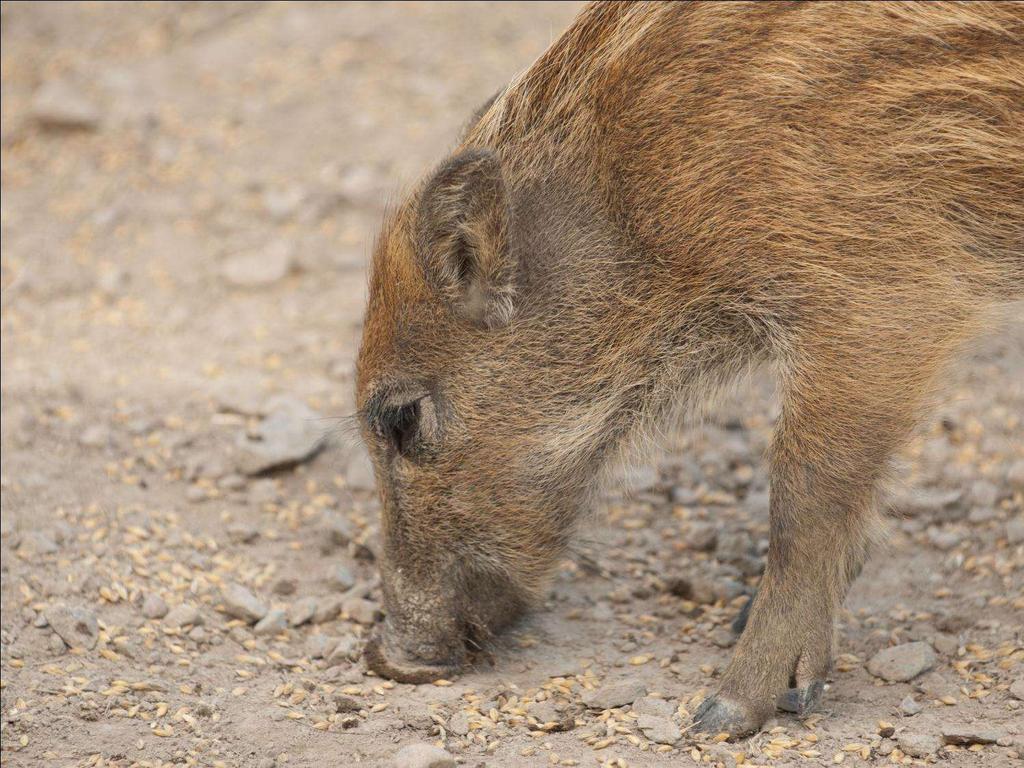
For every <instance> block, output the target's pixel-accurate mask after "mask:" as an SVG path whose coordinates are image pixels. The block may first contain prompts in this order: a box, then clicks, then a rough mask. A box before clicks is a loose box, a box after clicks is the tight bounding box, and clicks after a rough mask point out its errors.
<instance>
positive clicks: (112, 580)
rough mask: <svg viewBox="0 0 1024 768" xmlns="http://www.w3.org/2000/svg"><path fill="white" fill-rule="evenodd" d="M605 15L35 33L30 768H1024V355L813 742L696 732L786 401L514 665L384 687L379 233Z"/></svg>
mask: <svg viewBox="0 0 1024 768" xmlns="http://www.w3.org/2000/svg"><path fill="white" fill-rule="evenodd" d="M575 9H576V6H575V5H572V4H550V5H549V4H543V5H539V4H533V3H530V4H525V3H524V4H518V3H507V4H495V5H487V4H466V3H457V4H441V5H434V4H419V5H391V4H384V3H372V4H310V5H307V4H294V3H289V4H273V5H263V4H247V3H245V4H243V3H216V4H213V3H211V4H204V3H172V4H144V5H132V6H131V7H130V8H128V7H125V6H120V5H117V4H102V3H82V4H50V3H47V4H38V5H34V6H32V5H21V4H13V3H4V4H3V6H2V43H3V51H2V96H3V111H2V121H0V129H2V182H3V195H2V205H0V213H2V238H3V254H2V302H3V303H2V346H3V349H2V353H3V354H2V363H3V365H2V451H3V462H2V513H3V532H2V533H3V537H2V560H3V565H2V598H3V604H2V607H3V618H2V641H3V643H2V653H0V663H2V679H3V683H2V685H3V688H2V717H3V721H2V752H0V756H2V762H3V764H4V765H11V766H30V765H31V766H35V765H45V766H87V765H88V766H108V765H109V766H129V765H147V766H156V765H161V766H162V765H170V764H184V765H224V766H236V765H237V766H259V768H271V767H272V766H347V765H353V764H367V765H390V764H392V763H393V761H395V760H396V755H399V750H400V749H401V748H402V747H404V746H406V745H408V744H422V743H434V744H439V745H441V746H443V747H445V748H446V749H447V750H448V752H449V753H450V754H451V755H452V756H453V757H454V758H455V759H456V760H457V762H458V763H459V764H461V765H467V766H491V765H496V766H504V765H538V766H539V765H553V764H560V765H584V766H586V765H598V764H614V765H619V766H626V765H631V766H643V765H686V764H689V763H691V762H695V763H696V762H699V763H701V764H716V763H718V764H724V765H728V766H732V765H735V764H736V763H740V762H748V763H755V764H778V765H788V764H810V765H814V764H829V765H832V764H836V763H840V762H845V763H847V764H851V765H858V764H861V763H872V764H888V763H912V762H913V763H920V762H934V761H941V762H943V763H944V764H948V765H956V766H976V765H985V766H997V765H1010V764H1014V763H1017V764H1019V763H1018V761H1019V760H1020V755H1021V754H1022V753H1024V701H1021V698H1022V697H1024V628H1022V627H1024V598H1022V596H1021V595H1022V589H1024V514H1022V507H1024V440H1022V432H1024V424H1022V418H1024V324H1022V323H1021V322H1020V321H1017V322H1016V323H1011V324H1010V325H1009V326H1008V328H1007V329H1005V330H1004V331H1003V332H1002V333H1001V334H998V335H995V336H993V337H992V338H991V339H990V340H987V341H985V342H983V343H979V344H978V346H977V347H976V348H974V349H972V350H971V351H970V354H969V355H968V357H967V360H966V364H965V365H964V366H963V367H962V371H961V372H960V374H959V375H958V377H957V378H956V379H955V383H954V385H953V386H952V387H951V390H950V393H949V396H948V398H947V399H946V400H945V401H944V405H943V406H942V407H941V408H940V409H939V411H938V413H937V418H935V419H934V420H932V421H929V422H928V424H927V425H926V426H925V428H924V430H923V434H922V436H921V438H920V439H919V440H917V441H916V442H915V444H914V445H913V446H912V449H911V451H910V453H909V459H908V461H907V463H906V466H905V468H904V469H902V470H901V471H900V472H899V473H898V474H899V477H900V479H901V480H902V481H903V483H904V485H905V489H904V490H902V491H900V492H898V493H897V495H896V497H895V499H894V503H893V506H894V508H895V510H896V511H897V513H898V514H897V515H894V516H893V525H892V533H891V535H890V537H889V540H888V544H887V546H886V548H885V549H882V550H881V551H880V552H879V553H878V554H876V556H875V557H874V558H873V559H872V560H871V562H870V563H869V564H868V566H867V567H866V568H865V570H864V573H863V575H862V576H861V578H860V579H859V581H858V582H857V584H856V586H855V587H854V589H853V592H852V594H851V595H850V598H849V600H848V602H847V606H846V610H845V611H844V612H843V614H842V616H841V620H840V622H839V626H838V637H839V641H838V650H839V656H838V658H837V664H836V671H835V674H834V677H833V683H832V686H831V688H830V690H829V691H828V692H827V693H826V696H825V702H824V706H823V708H822V710H821V711H820V712H819V713H817V714H815V715H814V716H812V717H810V718H808V719H807V720H804V721H800V720H797V719H795V718H794V717H792V716H789V715H786V714H784V713H780V714H779V716H778V718H777V719H776V720H774V721H773V722H771V723H769V726H768V730H767V731H766V732H764V733H762V734H760V735H759V736H757V737H755V738H753V739H750V740H747V741H741V742H738V743H734V744H721V743H709V742H707V741H705V742H699V743H698V742H694V741H692V740H691V739H690V738H689V737H688V736H687V735H685V734H680V733H679V728H678V726H680V725H681V726H683V728H684V729H685V724H686V723H687V722H688V713H689V712H692V711H693V709H694V707H695V704H696V703H697V702H698V701H699V700H700V698H701V697H702V696H703V695H705V694H706V693H707V692H708V691H709V690H711V689H713V688H714V686H715V683H716V676H717V675H718V674H719V673H720V670H721V669H722V666H723V665H724V664H725V663H726V661H727V659H728V656H729V653H730V649H729V647H728V646H729V645H730V644H731V643H732V642H733V638H732V635H731V633H730V632H729V629H728V625H729V623H730V622H731V621H732V619H733V618H734V617H735V615H736V613H737V611H738V609H739V607H740V606H741V605H742V604H743V602H744V601H745V600H746V595H747V594H749V592H750V591H751V588H752V587H753V585H755V584H756V580H757V574H758V572H759V570H760V568H761V567H762V565H763V563H762V555H763V552H764V551H765V547H766V536H767V518H766V508H767V495H766V481H765V470H764V466H763V463H762V462H761V454H762V452H763V450H764V447H765V444H766V441H767V439H768V436H769V430H770V426H771V421H772V414H773V405H772V398H771V391H770V388H769V387H768V386H767V385H766V384H764V383H763V382H761V381H755V382H754V383H753V385H752V386H751V387H750V388H744V389H743V390H742V391H741V394H740V396H738V397H737V398H734V399H733V401H731V402H730V403H727V404H726V405H725V406H723V407H722V408H721V409H720V410H719V411H717V412H716V413H717V414H718V415H715V416H712V417H711V418H709V419H708V420H707V421H706V422H705V423H704V424H703V425H699V426H690V427H687V428H686V429H684V430H682V432H681V435H680V436H679V437H677V438H673V439H671V440H669V441H668V443H669V444H668V446H667V451H666V452H663V453H660V454H658V456H660V457H661V458H660V460H659V461H660V463H658V464H654V465H650V466H648V465H645V464H642V463H641V464H637V465H635V466H634V467H633V469H631V470H630V471H629V472H627V473H626V474H627V475H628V479H627V481H626V482H624V483H623V485H622V488H626V487H627V486H628V487H631V488H632V489H633V490H632V492H631V493H630V494H629V495H626V494H624V493H623V492H621V489H619V490H617V491H616V492H615V493H613V494H612V495H610V496H609V498H608V499H607V504H606V509H604V510H602V511H601V516H599V517H597V518H595V522H594V523H593V524H588V525H587V526H586V527H585V532H584V535H583V536H581V541H580V543H579V545H578V552H577V553H576V554H575V556H574V557H573V558H571V559H569V560H567V561H566V562H565V564H564V566H563V567H562V568H561V570H560V573H559V576H558V578H557V580H556V582H555V584H554V585H553V587H552V590H551V594H550V599H549V600H548V602H547V604H546V605H545V606H544V608H543V610H541V611H539V612H538V613H537V614H536V615H535V616H534V617H532V618H531V619H530V620H529V621H527V622H526V623H524V624H523V625H522V626H520V627H518V628H517V629H516V630H515V631H514V632H512V633H511V634H510V635H509V636H508V637H507V638H506V639H505V641H504V643H503V645H502V646H501V647H500V648H497V649H494V654H493V664H488V663H481V665H480V666H479V667H478V668H476V669H474V670H471V671H470V672H468V673H467V674H465V675H463V676H461V677H459V678H458V679H456V680H454V681H448V682H444V681H442V682H439V683H438V684H435V685H422V686H415V687H414V686H408V685H395V684H392V683H390V682H386V681H384V680H381V679H380V678H377V677H373V676H371V675H367V674H365V673H364V671H363V669H362V667H361V664H360V663H359V662H358V661H357V660H355V659H357V658H358V648H359V646H360V644H361V642H362V639H363V638H364V637H365V635H366V633H367V631H368V627H369V625H370V624H371V623H372V622H373V621H374V619H375V617H376V611H377V601H378V600H379V598H380V595H379V588H378V586H377V583H376V582H375V568H374V564H373V557H374V552H375V547H376V546H377V544H376V536H375V526H376V518H377V506H376V501H375V500H374V497H373V492H372V478H371V477H370V475H369V473H368V468H367V465H366V460H365V457H364V456H363V454H361V452H360V450H359V448H358V447H357V446H355V445H354V440H353V432H352V430H351V426H350V422H349V421H348V420H347V419H346V418H345V415H346V414H348V413H349V412H350V411H351V389H352V382H351V367H352V359H353V355H354V351H355V347H356V344H357V342H358V337H359V323H360V314H361V310H362V302H363V297H364V290H365V262H366V254H367V252H368V250H369V248H370V244H371V243H372V238H373V236H374V232H375V229H376V224H377V221H378V219H379V217H380V215H381V212H382V210H383V208H384V205H385V203H386V201H387V199H388V197H389V195H391V194H394V192H395V190H397V189H399V188H400V187H401V185H402V184H403V183H406V184H407V183H409V182H410V181H412V180H413V179H415V178H416V176H417V175H418V174H419V173H420V172H422V171H423V170H424V169H425V168H426V167H428V166H429V164H430V163H432V162H434V161H436V160H437V159H439V158H440V156H441V155H442V153H443V152H444V150H445V148H446V146H448V145H449V143H450V142H451V141H452V139H453V137H454V134H455V131H456V129H457V127H458V126H459V125H460V124H461V123H462V121H463V120H464V119H465V118H466V116H467V115H469V114H470V113H471V112H472V110H473V109H474V108H475V107H476V106H477V105H478V104H480V103H481V102H482V101H483V100H485V99H486V98H487V97H488V96H489V95H490V94H491V93H493V92H494V91H495V90H496V89H497V88H498V87H499V86H500V85H501V84H502V83H504V82H505V81H506V80H508V79H509V78H510V77H511V76H512V75H513V74H514V73H515V72H517V71H518V70H519V69H521V68H522V67H524V66H526V65H528V64H529V62H530V61H531V60H532V58H533V57H534V56H536V55H537V54H538V53H539V52H540V51H541V50H543V48H544V47H545V46H546V45H547V44H548V43H549V42H550V40H551V39H552V37H553V36H554V35H555V34H557V32H558V31H559V30H560V29H562V28H563V27H564V26H565V24H566V23H567V22H568V20H569V19H570V18H571V16H572V14H573V13H574V12H575ZM259 471H264V474H262V475H260V476H250V475H248V474H246V472H259ZM261 617H263V618H261ZM257 621H258V623H257ZM914 641H920V642H922V643H924V644H925V645H915V646H910V647H909V649H902V650H901V651H900V652H898V654H899V653H902V652H903V651H904V650H906V651H907V653H906V656H907V658H906V659H903V661H902V662H901V661H900V659H899V658H897V659H896V661H895V662H893V663H890V664H881V663H880V660H876V661H875V662H873V663H872V664H870V665H869V663H868V662H869V660H871V659H872V657H874V656H875V654H876V652H878V651H880V650H882V649H885V648H887V647H889V646H903V645H905V644H907V643H911V642H914ZM929 665H931V668H930V669H929V668H928V667H929ZM869 667H870V670H869ZM873 672H874V673H878V674H887V675H889V676H891V677H905V676H907V675H910V674H912V673H914V672H919V674H917V676H915V677H913V678H912V679H910V680H908V681H905V682H885V681H883V680H881V679H880V678H878V677H876V675H875V674H873ZM606 707H610V708H606ZM917 710H919V712H918V711H917ZM915 712H916V713H915ZM912 713H913V714H912ZM945 742H959V743H954V744H948V745H947V744H945ZM979 742H981V743H979ZM993 742H994V743H993ZM972 743H973V745H972ZM416 759H417V758H415V757H414V756H411V755H410V754H409V753H402V756H401V757H400V758H399V760H400V763H399V764H401V765H406V766H415V765H427V764H429V763H428V762H421V763H417V762H415V760H416Z"/></svg>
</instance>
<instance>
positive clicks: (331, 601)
mask: <svg viewBox="0 0 1024 768" xmlns="http://www.w3.org/2000/svg"><path fill="white" fill-rule="evenodd" d="M341 603H342V597H341V595H327V596H326V597H321V598H318V599H317V601H316V609H315V610H314V611H313V623H314V624H323V623H324V622H326V621H333V620H334V619H336V618H338V614H339V613H341Z"/></svg>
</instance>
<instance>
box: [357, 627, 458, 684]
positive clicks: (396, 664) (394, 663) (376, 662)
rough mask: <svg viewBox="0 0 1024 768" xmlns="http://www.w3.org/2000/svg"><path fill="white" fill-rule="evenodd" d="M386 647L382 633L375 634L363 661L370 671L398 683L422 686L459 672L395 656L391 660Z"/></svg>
mask: <svg viewBox="0 0 1024 768" xmlns="http://www.w3.org/2000/svg"><path fill="white" fill-rule="evenodd" d="M384 645H385V644H384V642H383V641H382V640H381V637H380V633H379V632H374V633H373V634H372V635H371V636H370V639H369V640H367V641H366V646H365V647H364V648H363V659H364V660H365V661H366V666H367V667H368V668H369V669H371V670H373V671H374V672H376V673H377V674H378V675H380V676H381V677H387V678H390V679H391V680H394V681H395V682H396V683H411V684H412V685H422V684H424V683H432V682H434V681H435V680H440V679H442V678H449V677H451V676H452V675H454V674H456V673H457V672H458V669H456V668H455V667H443V666H433V665H429V664H415V663H408V662H404V661H399V660H395V658H394V656H392V657H390V658H389V656H388V654H386V653H385V651H384Z"/></svg>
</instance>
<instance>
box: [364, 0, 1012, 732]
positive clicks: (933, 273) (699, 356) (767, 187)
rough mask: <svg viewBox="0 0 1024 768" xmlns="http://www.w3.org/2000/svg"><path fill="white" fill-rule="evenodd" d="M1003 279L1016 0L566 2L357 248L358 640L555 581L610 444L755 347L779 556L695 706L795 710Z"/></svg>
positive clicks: (488, 611) (383, 644)
mask: <svg viewBox="0 0 1024 768" xmlns="http://www.w3.org/2000/svg"><path fill="white" fill-rule="evenodd" d="M1022 295H1024V4H1011V3H1007V4H1002V3H998V4H992V5H987V4H964V5H954V4H892V5H890V4H884V3H872V4H857V3H853V4H847V3H825V4H813V3H812V4H792V3H769V4H760V3H754V4H750V5H746V4H735V3H726V4H719V3H709V4H701V3H696V4H691V3H646V2H639V3H598V4H594V5H590V6H588V7H586V8H585V10H583V12H582V13H581V14H580V15H579V17H578V18H577V19H576V21H575V22H574V23H573V24H572V26H571V27H570V28H569V29H568V30H567V31H566V32H565V33H564V34H563V35H562V36H561V37H560V38H559V39H558V40H556V41H555V42H554V44H552V46H551V47H550V48H549V49H548V50H547V52H545V53H544V54H543V55H542V56H541V57H540V59H539V60H538V61H537V62H536V63H535V64H534V65H533V66H531V67H530V68H529V69H527V70H526V71H525V72H524V73H523V74H521V75H520V76H518V77H517V78H515V79H514V80H512V81H511V82H510V83H509V84H508V86H507V87H506V88H504V89H503V90H502V91H501V92H500V93H498V94H497V95H496V96H495V97H494V98H493V99H492V100H491V101H490V102H488V103H487V104H486V105H484V107H483V108H482V109H481V110H480V111H479V112H478V114H477V115H476V116H475V117H474V119H473V120H472V122H471V124H470V125H469V127H468V128H467V129H466V131H465V133H464V134H463V136H462V137H461V139H460V141H459V143H458V146H457V147H456V149H455V150H454V151H453V152H452V154H451V156H450V157H448V158H447V159H446V160H445V161H444V162H442V163H441V164H440V166H439V167H438V168H436V169H435V170H434V171H433V172H432V173H430V174H429V175H428V176H427V177H426V178H425V179H424V180H423V181H422V182H421V183H420V184H418V185H417V186H416V187H415V189H414V190H413V191H412V192H411V193H410V194H409V195H408V196H407V197H406V198H405V199H404V200H403V201H402V202H401V204H400V205H398V206H397V208H396V209H395V210H394V211H393V212H392V213H391V214H390V215H389V216H388V218H387V220H386V221H385V223H384V226H383V231H382V232H381V234H380V237H379V240H378V242H377V245H376V249H375V252H374V255H373V265H372V276H371V282H370V291H369V301H368V306H367V310H366V319H365V325H364V331H363V333H364V335H363V341H362V347H361V349H360V353H359V359H358V366H357V377H356V378H357V384H356V386H357V403H358V406H359V412H360V415H361V425H362V427H361V428H362V433H363V437H364V439H365V441H366V444H367V445H368V446H369V449H370V452H371V454H372V457H373V461H374V464H375V468H376V475H377V481H378V487H379V492H380V498H381V502H382V536H383V551H382V558H381V572H382V579H383V582H382V583H383V590H384V607H385V609H386V621H385V623H384V624H383V626H382V627H381V628H380V631H379V633H378V634H377V635H376V636H375V638H374V639H373V640H372V641H371V642H370V644H369V645H368V647H367V659H368V662H369V664H370V666H371V667H372V668H374V669H375V670H377V671H378V672H380V673H381V674H384V675H388V676H391V677H394V678H395V679H398V680H407V681H426V680H432V679H434V678H436V677H439V676H442V675H445V674H449V673H450V672H452V671H453V670H455V669H457V668H458V667H459V666H460V664H462V663H463V661H464V659H465V655H466V651H467V648H475V647H477V646H481V645H483V644H485V643H486V641H487V639H488V637H490V636H492V635H494V633H496V632H499V631H500V630H501V629H502V628H503V627H505V626H507V625H508V624H509V622H511V621H512V620H514V619H515V618H516V617H517V616H519V615H520V614H522V613H523V612H524V611H525V610H527V609H528V608H529V607H530V606H531V605H532V604H534V603H535V602H536V600H537V599H538V598H539V597H540V596H541V595H543V593H544V590H545V586H546V584H547V581H548V578H549V576H550V575H551V572H552V570H553V568H554V567H555V565H556V564H557V562H558V561H559V558H560V557H561V556H563V555H564V553H565V552H566V546H567V543H568V542H569V541H570V539H571V537H572V535H573V532H574V528H575V526H576V525H577V522H578V521H579V520H580V519H581V513H582V512H584V511H585V510H587V509H589V508H590V507H591V504H592V502H593V499H594V493H595V489H596V488H597V486H598V484H599V482H600V480H601V478H602V477H603V475H604V474H605V473H604V472H603V469H604V468H605V467H606V466H607V465H608V463H609V461H610V460H611V459H613V458H614V457H615V456H617V455H618V454H619V452H620V451H621V450H622V448H623V446H625V445H627V444H628V443H629V442H630V441H631V440H633V439H634V438H635V437H636V436H637V435H640V434H643V433H644V432H646V431H648V430H650V429H652V428H654V427H656V426H658V425H662V424H663V422H664V421H665V420H666V419H669V418H671V416H672V415H673V414H676V413H679V411H680V410H681V409H683V408H686V407H693V406H696V405H698V404H699V403H700V402H701V401H702V400H704V399H706V398H707V397H708V396H709V395H710V394H711V393H713V391H714V390H715V389H716V388H718V387H720V386H722V385H723V384H725V383H727V382H729V381H730V380H732V379H733V378H734V377H735V376H736V375H737V374H739V373H740V372H742V371H746V370H749V369H750V368H751V367H752V366H756V365H765V366H767V367H769V368H770V370H772V371H773V372H774V373H775V375H776V376H777V378H778V383H779V392H780V398H781V415H780V416H779V419H778V422H777V424H776V427H775V434H774V438H773V442H772V446H771V450H770V453H769V456H768V461H769V462H770V469H771V502H770V515H771V522H770V545H769V550H768V553H767V562H766V569H765V572H764V575H763V577H762V581H761V583H760V587H759V591H758V594H757V596H756V599H755V600H754V602H753V604H752V607H751V608H750V611H749V616H748V618H747V621H746V627H745V629H744V630H743V632H742V635H741V637H740V638H739V640H738V643H737V645H736V648H735V652H734V654H733V658H732V661H731V663H730V664H729V666H728V668H727V669H726V670H725V672H724V674H723V675H722V678H721V683H720V688H719V690H718V691H717V692H716V693H715V694H714V695H713V696H711V697H709V698H708V699H707V700H706V701H705V703H704V705H703V706H702V707H701V708H700V710H699V711H698V712H697V713H696V723H697V726H698V727H699V728H700V729H703V730H708V731H711V732H720V731H727V732H729V733H730V734H732V735H742V734H746V733H749V732H752V731H754V730H756V729H758V728H759V727H760V726H761V724H762V723H763V722H764V721H765V720H766V719H767V718H768V717H769V716H770V715H771V714H772V713H773V712H774V710H775V708H776V703H777V701H778V699H779V697H780V696H782V695H788V697H789V699H790V703H791V704H793V705H795V707H796V708H797V709H798V710H799V711H801V712H806V711H808V710H809V709H810V708H812V707H813V706H814V705H815V704H816V702H817V700H818V698H819V696H820V694H821V691H822V686H823V683H824V681H825V680H826V677H827V675H828V673H829V666H830V661H831V657H832V635H833V620H834V617H835V614H836V611H837V610H838V608H839V606H840V604H841V602H842V601H843V599H844V596H845V595H846V592H847V589H848V587H849V585H850V582H851V580H852V579H853V577H854V575H855V574H856V573H858V571H859V569H860V567H861V564H862V562H863V560H864V557H865V553H866V549H867V547H868V544H869V542H870V540H871V539H872V535H873V532H874V531H877V530H878V529H879V525H878V521H879V515H878V508H879V501H878V494H879V488H880V485H881V483H882V482H883V480H884V479H885V477H886V474H887V470H888V468H889V465H890V461H891V459H892V457H893V455H894V454H895V452H896V451H897V450H898V449H899V448H900V447H901V445H902V444H904V442H905V441H906V440H907V439H908V437H909V436H910V435H911V434H912V432H913V430H914V428H915V425H916V424H917V423H918V421H919V419H920V418H921V416H922V415H923V414H926V412H927V411H926V407H927V406H928V404H929V403H930V402H931V401H932V400H933V396H934V395H935V394H936V393H937V392H938V391H939V389H940V386H939V385H940V384H941V379H942V378H943V371H944V369H945V368H946V366H947V364H948V363H949V362H950V360H951V359H953V358H954V356H955V355H956V353H957V352H958V351H959V350H960V349H961V348H962V347H963V346H964V344H965V342H967V341H969V340H970V339H972V338H973V337H974V336H975V335H976V334H977V333H978V332H980V331H981V330H983V329H984V328H986V327H987V325H988V324H989V323H990V321H991V320H992V319H993V318H994V317H995V316H996V315H998V313H999V312H1000V311H1001V310H1003V309H1005V308H1006V307H1011V306H1013V302H1014V301H1015V300H1018V299H1020V298H1021V297H1022ZM787 691H788V694H787Z"/></svg>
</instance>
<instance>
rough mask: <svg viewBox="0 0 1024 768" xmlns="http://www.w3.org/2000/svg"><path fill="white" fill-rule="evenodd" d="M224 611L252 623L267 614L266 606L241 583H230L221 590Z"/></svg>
mask: <svg viewBox="0 0 1024 768" xmlns="http://www.w3.org/2000/svg"><path fill="white" fill-rule="evenodd" d="M221 600H222V601H223V602H224V613H226V614H227V615H228V616H232V617H234V618H236V619H241V620H242V621H247V622H249V623H250V624H254V623H256V622H257V621H259V620H260V619H262V618H263V617H264V616H266V615H267V606H265V605H264V604H263V603H262V602H260V601H259V599H258V598H257V597H256V596H255V595H254V594H253V593H252V592H250V591H249V590H248V589H246V588H245V587H243V586H242V585H241V584H237V583H234V582H232V583H230V584H228V585H227V586H225V587H224V588H223V589H222V590H221Z"/></svg>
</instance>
